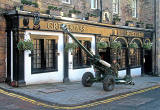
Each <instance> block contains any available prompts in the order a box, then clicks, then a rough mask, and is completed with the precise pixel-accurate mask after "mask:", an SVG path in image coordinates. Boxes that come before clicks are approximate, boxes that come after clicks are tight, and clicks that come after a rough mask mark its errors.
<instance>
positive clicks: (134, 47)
mask: <svg viewBox="0 0 160 110" xmlns="http://www.w3.org/2000/svg"><path fill="white" fill-rule="evenodd" d="M129 48H133V49H137V48H138V45H137V44H136V43H135V42H134V43H130V44H129Z"/></svg>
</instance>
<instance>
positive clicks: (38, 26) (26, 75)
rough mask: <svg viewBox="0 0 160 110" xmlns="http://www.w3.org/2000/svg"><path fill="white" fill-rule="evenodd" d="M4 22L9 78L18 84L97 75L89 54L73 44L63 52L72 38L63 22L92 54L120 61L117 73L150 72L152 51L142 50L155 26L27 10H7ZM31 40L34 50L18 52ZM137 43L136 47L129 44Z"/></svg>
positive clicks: (133, 74)
mask: <svg viewBox="0 0 160 110" xmlns="http://www.w3.org/2000/svg"><path fill="white" fill-rule="evenodd" d="M5 18H6V23H7V28H6V32H7V81H8V82H13V81H15V82H17V84H18V85H21V84H22V85H30V84H41V83H54V82H65V81H80V80H81V78H82V75H83V74H84V73H85V72H92V73H93V74H94V75H95V72H94V69H93V66H92V65H91V64H90V62H89V60H88V59H87V55H86V54H85V53H84V52H83V51H82V50H81V49H80V48H79V47H77V48H76V49H75V50H74V51H73V52H71V51H66V50H65V47H66V45H67V44H68V43H72V42H73V41H72V39H71V38H70V37H69V36H68V35H67V34H65V33H64V32H63V31H62V30H61V28H60V25H61V24H66V25H67V27H68V29H69V30H70V32H72V33H73V35H74V36H75V37H76V38H77V39H78V40H79V41H80V42H81V43H82V44H83V45H84V46H86V47H87V49H88V50H90V51H92V52H93V53H94V54H98V55H100V56H101V58H102V59H103V60H105V61H107V62H109V63H111V62H112V60H113V58H114V59H116V60H117V62H118V63H119V65H120V69H119V77H124V76H125V75H126V74H130V75H131V76H133V77H135V76H141V75H143V74H152V50H145V49H144V48H143V44H144V43H147V42H152V38H153V30H152V29H143V28H136V27H128V26H117V25H109V24H103V23H95V22H89V21H86V20H80V19H73V18H67V17H54V16H50V15H47V14H39V13H31V12H27V11H15V10H14V11H10V12H8V13H6V14H5ZM24 40H25V41H27V40H32V42H33V47H34V49H33V50H32V51H30V50H26V51H19V50H18V48H17V44H18V43H19V42H20V41H24ZM113 41H117V42H120V43H121V45H122V47H121V49H120V50H117V51H116V52H115V50H114V49H111V48H110V46H108V47H107V48H103V49H98V48H96V44H97V43H98V42H106V43H107V44H108V45H111V43H112V42H113ZM131 43H136V44H137V46H138V47H137V48H135V49H132V48H130V44H131Z"/></svg>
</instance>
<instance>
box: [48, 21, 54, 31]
mask: <svg viewBox="0 0 160 110" xmlns="http://www.w3.org/2000/svg"><path fill="white" fill-rule="evenodd" d="M47 28H48V29H50V30H52V29H53V22H49V23H48V24H47Z"/></svg>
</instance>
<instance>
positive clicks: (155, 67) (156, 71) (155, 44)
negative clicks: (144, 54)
mask: <svg viewBox="0 0 160 110" xmlns="http://www.w3.org/2000/svg"><path fill="white" fill-rule="evenodd" d="M156 7H157V6H156V0H154V40H155V43H154V47H155V48H154V53H155V57H154V74H155V75H158V67H157V50H156V48H157V42H156V41H157V40H156V39H157V33H156V32H157V25H156V20H157V18H156V17H157V15H156V14H157V11H156Z"/></svg>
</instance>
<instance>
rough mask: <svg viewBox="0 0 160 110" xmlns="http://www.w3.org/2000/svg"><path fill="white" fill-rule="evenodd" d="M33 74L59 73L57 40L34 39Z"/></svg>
mask: <svg viewBox="0 0 160 110" xmlns="http://www.w3.org/2000/svg"><path fill="white" fill-rule="evenodd" d="M33 44H34V50H33V52H32V54H33V55H32V73H38V72H49V71H57V55H56V52H57V43H56V40H55V39H33Z"/></svg>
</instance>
